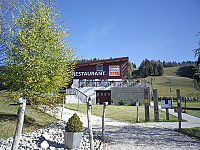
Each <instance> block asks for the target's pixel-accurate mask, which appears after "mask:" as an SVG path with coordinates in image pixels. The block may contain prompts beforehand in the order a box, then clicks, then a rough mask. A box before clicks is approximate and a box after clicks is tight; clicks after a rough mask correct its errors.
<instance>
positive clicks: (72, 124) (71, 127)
mask: <svg viewBox="0 0 200 150" xmlns="http://www.w3.org/2000/svg"><path fill="white" fill-rule="evenodd" d="M82 131H83V123H82V122H81V120H80V118H79V116H78V115H77V114H76V113H75V114H74V115H73V116H72V117H71V118H69V120H68V122H67V125H66V126H65V132H82Z"/></svg>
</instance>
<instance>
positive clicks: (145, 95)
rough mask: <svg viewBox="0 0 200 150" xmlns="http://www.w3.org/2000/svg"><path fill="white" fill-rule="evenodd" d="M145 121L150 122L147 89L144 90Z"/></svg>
mask: <svg viewBox="0 0 200 150" xmlns="http://www.w3.org/2000/svg"><path fill="white" fill-rule="evenodd" d="M144 103H145V121H150V116H149V88H148V89H144Z"/></svg>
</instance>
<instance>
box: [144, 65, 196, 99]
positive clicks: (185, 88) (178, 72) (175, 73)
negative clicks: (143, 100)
mask: <svg viewBox="0 0 200 150" xmlns="http://www.w3.org/2000/svg"><path fill="white" fill-rule="evenodd" d="M188 70H189V69H188V68H187V69H181V68H180V67H170V68H165V69H164V75H163V76H158V77H151V76H150V77H147V78H146V80H147V81H149V82H151V78H153V79H154V80H153V88H154V89H158V96H166V97H171V96H173V97H176V89H180V90H181V96H183V97H200V93H199V92H198V91H196V90H194V85H193V79H192V78H188V77H182V76H189V77H191V73H190V72H188ZM184 71H185V72H187V73H188V74H187V73H185V74H184ZM170 79H171V86H172V92H170V83H169V81H170ZM147 86H149V87H150V89H151V85H150V84H147Z"/></svg>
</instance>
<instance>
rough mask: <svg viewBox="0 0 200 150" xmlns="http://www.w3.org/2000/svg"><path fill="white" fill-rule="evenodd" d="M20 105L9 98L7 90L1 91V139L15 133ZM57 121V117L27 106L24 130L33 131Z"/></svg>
mask: <svg viewBox="0 0 200 150" xmlns="http://www.w3.org/2000/svg"><path fill="white" fill-rule="evenodd" d="M18 107H19V106H18V105H16V104H15V101H13V100H11V99H9V97H8V96H7V93H6V92H5V91H0V139H1V138H4V139H6V138H8V137H11V136H13V135H14V133H15V129H16V123H17V110H18ZM55 122H57V119H56V118H55V117H52V116H50V115H49V114H45V113H42V112H37V111H35V110H34V109H32V108H31V107H30V106H29V105H27V107H26V112H25V121H24V126H23V132H31V131H34V130H36V129H39V128H42V127H45V126H48V125H50V124H52V123H55Z"/></svg>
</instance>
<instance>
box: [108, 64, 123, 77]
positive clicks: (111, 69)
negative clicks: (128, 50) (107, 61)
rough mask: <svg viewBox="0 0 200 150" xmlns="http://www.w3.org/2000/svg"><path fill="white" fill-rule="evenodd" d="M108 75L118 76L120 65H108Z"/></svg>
mask: <svg viewBox="0 0 200 150" xmlns="http://www.w3.org/2000/svg"><path fill="white" fill-rule="evenodd" d="M109 76H120V66H117V65H113V66H109Z"/></svg>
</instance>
